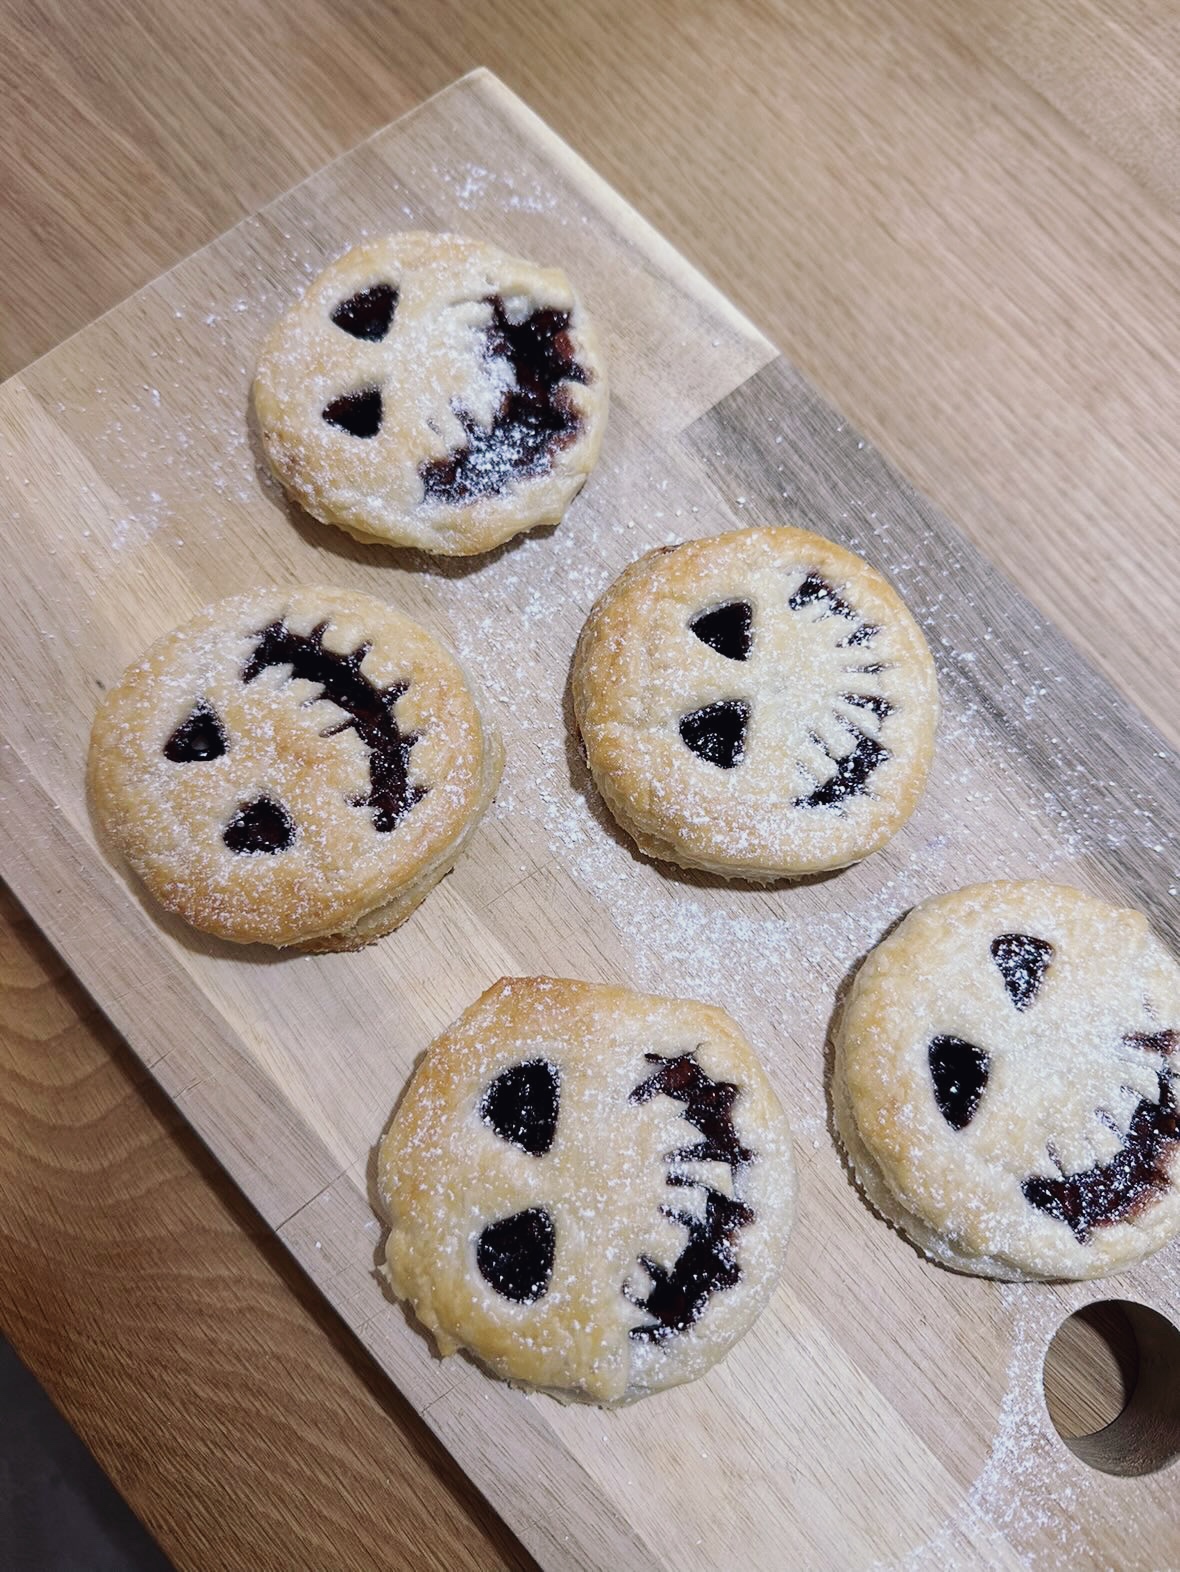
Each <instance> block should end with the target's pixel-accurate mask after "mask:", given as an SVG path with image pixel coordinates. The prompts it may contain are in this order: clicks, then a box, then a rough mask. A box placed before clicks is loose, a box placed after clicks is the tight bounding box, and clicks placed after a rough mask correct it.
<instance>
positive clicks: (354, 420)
mask: <svg viewBox="0 0 1180 1572" xmlns="http://www.w3.org/2000/svg"><path fill="white" fill-rule="evenodd" d="M322 413H323V417H324V419H325V420H326V421H327V422H328V424H329V426H339V427H340V430H341V431H347V432H348V434H349V436H350V437H375V436H376V435H377V433H378V432H379V431H380V430H381V417H382V414H383V410H382V405H381V389H380V388H365V389H363V391H361V392H360V393H342V394H341V395H340V397H339V398H334V399H333V400H332V402H331V403H330V404H325V405H324V408H323V411H322Z"/></svg>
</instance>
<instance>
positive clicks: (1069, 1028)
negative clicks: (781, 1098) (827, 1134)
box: [833, 880, 1180, 1279]
mask: <svg viewBox="0 0 1180 1572" xmlns="http://www.w3.org/2000/svg"><path fill="white" fill-rule="evenodd" d="M964 1045H966V1046H964ZM1178 1051H1180V967H1177V965H1176V963H1175V961H1174V960H1173V959H1172V957H1171V956H1170V955H1169V954H1168V952H1167V951H1166V950H1165V949H1164V947H1163V945H1162V944H1160V942H1159V941H1158V940H1157V939H1156V938H1155V937H1154V936H1153V935H1152V933H1151V931H1150V929H1149V928H1148V925H1147V920H1146V918H1145V917H1144V916H1143V915H1142V914H1141V913H1139V912H1135V911H1125V910H1118V909H1116V908H1114V907H1111V906H1108V905H1107V904H1106V903H1105V902H1103V901H1100V900H1097V899H1095V898H1094V897H1093V896H1089V895H1085V894H1083V893H1082V892H1081V891H1078V890H1073V889H1070V888H1068V887H1066V886H1063V885H1054V884H1049V883H1046V882H1044V881H1040V880H1030V881H1025V882H1019V883H1006V882H997V883H993V884H983V885H973V886H971V887H969V888H967V889H963V890H958V891H956V892H955V893H954V894H951V895H943V896H937V897H935V898H934V899H932V900H929V901H926V902H924V903H923V904H922V905H921V906H918V907H916V908H915V909H914V911H912V912H911V913H910V914H909V916H908V917H907V918H906V919H905V920H904V922H902V923H901V925H900V926H899V927H898V928H897V929H896V930H895V932H893V933H892V934H890V935H889V937H888V938H886V939H885V940H883V941H882V943H881V944H879V945H878V946H877V948H876V949H875V950H874V951H873V952H872V954H871V955H870V956H869V957H868V959H867V960H866V961H865V962H864V964H863V965H862V966H861V968H860V971H859V972H858V973H857V976H856V980H855V982H854V984H853V987H852V989H851V991H850V993H849V997H848V1000H847V1003H846V1005H845V1007H844V1010H843V1013H842V1017H841V1021H840V1024H839V1027H838V1031H837V1040H836V1062H835V1071H834V1076H833V1107H834V1112H835V1115H836V1122H837V1126H838V1128H839V1131H840V1135H841V1138H842V1140H843V1142H844V1145H845V1148H846V1149H847V1151H848V1154H849V1157H850V1158H851V1161H852V1164H853V1168H854V1171H855V1173H856V1176H857V1178H858V1179H859V1180H860V1182H861V1184H862V1185H863V1187H864V1189H865V1192H866V1195H867V1196H868V1198H869V1200H870V1201H871V1202H872V1203H873V1204H874V1205H875V1206H876V1207H877V1208H878V1210H879V1211H880V1212H881V1213H882V1214H883V1215H884V1216H885V1217H887V1218H888V1219H889V1220H890V1221H893V1222H895V1223H896V1224H897V1226H898V1227H899V1228H900V1229H901V1230H902V1231H903V1232H905V1233H906V1234H908V1235H909V1236H910V1237H911V1238H912V1239H913V1240H914V1242H915V1243H916V1244H917V1245H918V1246H919V1247H920V1248H921V1249H922V1250H924V1251H925V1252H926V1253H927V1254H928V1255H930V1256H931V1257H932V1258H933V1259H935V1260H938V1261H941V1262H943V1264H945V1265H947V1266H952V1267H955V1268H957V1269H959V1270H962V1271H968V1272H974V1273H977V1274H979V1275H982V1276H988V1277H1001V1278H1012V1279H1022V1278H1047V1279H1054V1278H1062V1279H1068V1278H1090V1277H1101V1276H1105V1275H1107V1274H1108V1273H1111V1272H1117V1271H1121V1270H1122V1269H1124V1268H1125V1267H1128V1266H1131V1265H1133V1264H1134V1263H1135V1262H1137V1261H1139V1260H1141V1259H1142V1258H1143V1257H1144V1256H1146V1255H1149V1254H1151V1252H1152V1251H1154V1250H1157V1249H1159V1248H1160V1246H1161V1245H1163V1244H1165V1243H1167V1241H1168V1240H1169V1239H1171V1238H1172V1237H1173V1236H1174V1235H1175V1234H1176V1233H1177V1231H1180V1118H1178V1117H1177V1112H1176V1101H1175V1088H1174V1083H1173V1080H1172V1075H1173V1068H1174V1067H1180V1065H1178V1061H1177V1053H1178Z"/></svg>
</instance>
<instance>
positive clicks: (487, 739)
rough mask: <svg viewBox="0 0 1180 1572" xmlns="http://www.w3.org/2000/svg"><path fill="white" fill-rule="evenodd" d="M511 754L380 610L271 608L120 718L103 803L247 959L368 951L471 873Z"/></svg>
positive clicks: (133, 857) (176, 667) (113, 705)
mask: <svg viewBox="0 0 1180 1572" xmlns="http://www.w3.org/2000/svg"><path fill="white" fill-rule="evenodd" d="M502 765H503V752H502V748H501V745H500V741H499V738H498V736H497V735H496V733H495V731H494V729H493V728H491V727H490V726H489V725H488V724H487V722H486V721H485V720H484V719H483V718H482V717H481V714H480V710H479V707H478V704H477V701H476V698H475V695H474V693H473V691H472V689H471V687H470V685H469V683H468V681H467V678H466V676H465V675H464V673H463V671H462V669H461V667H460V666H459V664H458V662H457V661H456V660H455V659H454V657H453V656H452V655H450V654H449V653H448V652H447V651H446V650H444V649H443V648H442V646H441V645H440V644H438V643H437V642H436V641H435V640H434V639H433V638H432V637H431V636H430V635H429V634H428V633H427V632H426V630H425V629H424V628H421V627H419V626H418V624H417V623H415V622H412V621H410V619H409V618H408V617H403V616H400V615H399V614H398V613H396V612H394V611H392V610H391V609H390V608H389V607H388V606H386V605H384V604H383V603H382V602H380V601H378V600H374V599H373V598H372V597H371V596H368V595H359V594H355V593H351V592H346V591H343V590H337V589H330V588H326V587H323V586H303V587H300V588H297V589H293V590H277V589H270V590H259V591H256V592H254V593H252V594H247V595H240V596H235V597H233V598H231V599H229V600H223V601H219V602H217V603H216V604H215V605H213V606H210V607H208V608H207V609H206V610H205V611H203V612H202V613H201V614H200V615H199V616H198V617H196V618H194V619H193V621H192V622H190V623H187V624H186V625H185V626H184V627H182V628H178V629H176V630H174V631H173V632H172V633H169V634H167V635H166V636H165V637H164V638H162V639H160V640H159V641H158V642H157V643H156V644H154V645H153V646H152V647H151V649H149V650H148V651H147V653H146V654H145V655H143V656H142V657H141V658H140V660H138V661H137V662H136V663H135V664H134V665H133V666H132V667H131V668H130V669H129V670H128V671H127V672H126V673H125V674H124V676H123V678H122V680H121V681H120V682H119V684H118V686H117V687H115V688H114V689H112V690H111V692H110V693H108V694H107V695H106V697H105V699H104V700H103V702H102V704H101V706H100V708H99V711H98V714H97V716H96V717H95V721H94V727H93V731H92V733H91V743H90V764H89V778H90V787H91V793H92V798H93V801H94V804H95V807H96V810H97V812H98V815H99V818H100V820H101V822H102V824H103V826H104V828H105V829H106V831H107V833H108V834H109V835H110V837H111V838H112V839H113V841H114V842H115V843H116V844H117V846H118V847H119V849H120V850H121V851H122V852H123V853H124V855H125V856H126V857H127V860H128V862H129V863H130V864H131V866H132V868H133V869H134V870H135V872H136V873H137V874H138V875H139V876H140V878H142V879H143V880H144V882H145V883H146V884H147V886H148V888H149V889H150V890H151V892H152V894H153V895H154V896H155V897H156V899H157V900H158V901H160V902H161V903H162V904H163V905H164V906H166V907H167V908H168V909H169V910H171V911H174V912H177V913H179V914H180V915H181V916H182V917H184V918H185V919H186V920H187V921H188V922H190V923H192V924H193V925H194V926H195V927H197V928H202V929H204V930H205V931H207V932H209V933H214V934H217V935H219V936H220V937H221V938H225V939H232V940H237V941H239V942H242V943H247V942H252V941H260V942H263V943H266V944H275V945H300V946H303V947H305V948H311V949H351V948H355V947H357V946H359V945H361V944H365V943H367V942H368V941H369V940H370V939H375V938H377V937H378V936H379V935H380V934H382V933H386V932H388V931H389V930H390V928H393V927H396V926H397V924H398V923H399V922H401V921H403V920H404V919H405V918H406V917H407V916H408V915H409V913H410V912H411V911H412V910H413V909H414V907H415V906H417V904H418V903H419V901H421V900H422V898H423V897H424V896H425V895H426V893H427V892H428V891H429V890H430V889H431V888H432V887H433V885H434V884H436V883H437V882H438V880H439V879H440V878H441V877H442V875H443V874H444V873H446V872H447V871H448V870H449V869H450V868H451V867H453V866H454V863H455V860H456V858H457V857H458V855H459V853H460V852H461V850H462V848H463V845H464V844H465V842H466V840H467V838H468V836H469V835H470V834H471V832H472V830H473V829H474V827H475V825H476V823H477V822H478V820H479V818H480V815H481V814H482V813H483V811H484V809H485V808H486V807H487V805H488V803H489V802H490V801H491V798H492V795H493V793H494V791H495V789H496V785H497V783H498V782H499V778H500V771H501V768H502Z"/></svg>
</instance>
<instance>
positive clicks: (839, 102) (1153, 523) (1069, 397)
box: [0, 0, 1180, 741]
mask: <svg viewBox="0 0 1180 1572" xmlns="http://www.w3.org/2000/svg"><path fill="white" fill-rule="evenodd" d="M7 10H8V12H9V13H10V18H11V20H10V22H9V25H8V27H7V29H6V40H7V41H8V43H9V45H10V47H9V49H8V50H7V51H6V54H5V57H4V59H3V60H2V61H0V127H2V129H3V131H4V138H3V142H4V144H5V145H7V146H8V147H9V148H11V150H12V155H11V156H10V157H9V158H8V159H7V160H6V163H5V174H6V178H7V180H8V182H9V185H10V187H11V198H10V200H8V201H7V202H6V224H5V226H4V230H3V233H2V234H0V261H2V262H3V263H4V266H2V267H0V303H3V305H4V306H5V307H7V308H8V309H6V310H4V311H0V333H2V334H3V335H4V338H3V340H2V341H0V355H2V356H3V359H4V360H5V361H6V363H7V367H8V369H10V370H15V369H17V367H19V365H21V364H23V363H24V362H25V361H26V360H27V359H29V358H31V357H32V356H33V355H34V354H35V353H38V352H40V351H42V350H44V349H47V348H48V347H49V346H50V345H51V344H53V343H55V342H57V341H58V340H60V338H61V337H63V336H64V334H65V333H66V332H68V331H70V330H72V329H74V328H77V327H80V326H81V325H82V324H83V323H84V322H86V321H88V320H90V318H91V317H92V316H93V315H94V314H95V313H96V312H97V311H98V310H100V309H102V308H104V307H107V306H110V305H113V304H114V303H115V301H116V300H118V299H120V298H121V297H122V296H123V295H124V294H125V293H126V292H127V290H128V289H130V288H131V287H133V286H135V285H137V284H141V283H146V282H147V281H148V280H149V279H150V278H152V277H154V276H155V274H156V273H157V272H158V271H159V270H160V268H161V267H163V266H165V265H168V264H170V263H172V262H174V261H176V260H178V259H179V258H181V257H183V256H184V255H185V254H187V253H188V252H189V251H191V250H192V249H193V248H194V247H195V246H197V245H199V244H203V243H205V242H207V241H209V240H211V239H213V238H214V236H216V235H217V234H218V233H220V232H221V230H223V229H224V228H225V227H226V226H227V225H228V224H229V223H230V222H232V221H233V220H234V219H236V218H238V217H240V216H241V215H242V214H244V213H247V212H249V211H251V210H253V208H255V207H256V206H258V205H259V203H260V202H261V201H263V200H265V199H266V198H268V197H270V196H273V195H275V194H277V193H278V192H279V191H281V190H283V189H284V188H285V187H286V186H287V185H289V184H290V183H291V182H292V181H294V180H296V179H297V178H299V177H300V176H301V175H303V174H306V173H308V172H309V171H310V170H311V169H313V168H315V167H317V166H318V164H319V163H321V162H322V160H323V159H324V158H325V157H326V156H329V155H330V154H333V153H337V152H340V151H343V150H344V149H345V148H347V147H349V146H351V145H352V144H353V143H354V142H355V141H356V140H357V139H358V138H360V137H361V136H363V135H365V134H367V133H368V132H370V131H373V130H375V129H376V128H377V127H378V126H380V125H382V124H384V123H385V122H386V121H388V120H389V119H391V118H392V117H393V116H395V115H397V114H398V113H400V112H402V111H403V110H404V109H407V108H409V107H410V106H411V105H412V104H413V103H416V102H418V101H420V100H421V98H422V97H423V96H424V95H425V94H427V93H429V92H431V91H433V90H434V89H436V88H438V87H441V86H442V85H443V84H444V83H445V82H447V81H449V80H451V79H452V78H453V77H455V76H456V75H458V74H459V73H460V72H461V71H464V70H467V69H469V68H472V67H475V66H479V65H486V66H488V67H490V68H491V69H492V70H494V71H495V72H497V74H498V75H500V76H501V77H502V78H503V79H504V80H505V81H506V82H507V83H508V85H509V86H510V87H513V88H515V89H516V90H517V91H518V92H520V93H522V94H523V95H524V96H525V97H526V98H527V100H528V101H529V102H530V104H532V105H533V107H534V108H536V109H537V110H538V111H539V112H540V113H541V114H542V115H543V116H544V118H545V119H546V120H547V121H548V122H549V123H550V124H551V125H553V126H554V128H555V129H556V130H557V131H558V132H559V133H560V134H561V135H563V136H565V137H566V138H567V139H569V140H570V141H572V142H573V144H574V145H575V146H576V147H577V148H578V150H579V152H581V153H582V154H583V155H584V156H585V157H586V158H588V159H589V161H590V162H591V163H592V164H593V165H594V166H595V167H596V168H597V169H598V170H599V171H600V172H601V173H602V174H603V175H605V176H606V178H607V179H609V180H610V181H612V183H613V184H615V185H616V186H617V187H618V189H619V190H620V191H621V192H622V194H623V195H624V196H625V197H626V198H628V200H630V201H633V202H634V203H636V205H637V206H638V207H639V209H640V211H641V212H643V213H644V214H645V216H647V217H648V218H650V219H652V220H653V221H654V222H655V223H656V224H658V226H659V227H660V229H661V230H662V231H664V232H665V233H666V234H667V235H668V237H669V239H670V240H671V241H672V242H673V243H674V244H675V245H676V246H677V247H678V248H679V249H680V250H682V251H683V252H684V253H685V254H686V255H687V256H688V257H689V258H690V260H692V261H693V262H695V263H696V264H697V265H698V266H700V267H702V268H703V269H704V270H705V272H706V273H707V274H709V275H710V276H712V277H713V278H715V279H718V280H721V281H722V282H723V284H724V288H725V291H726V293H727V294H729V295H730V296H732V298H733V299H735V300H736V301H737V303H738V304H739V305H740V306H741V307H742V308H743V309H744V310H745V311H746V312H747V313H748V314H749V315H750V317H751V318H752V319H753V320H754V321H755V322H756V323H757V324H758V326H759V327H760V328H761V329H763V331H765V332H766V333H767V335H768V336H769V337H770V338H771V340H772V341H773V342H774V343H776V344H777V345H778V346H779V347H780V348H781V349H782V350H783V352H784V354H785V355H786V358H787V359H788V360H789V361H790V362H791V363H792V364H794V365H795V366H797V367H798V368H799V369H800V370H801V371H802V372H803V373H804V374H805V375H806V376H807V377H808V378H809V380H810V381H811V382H813V383H814V384H815V385H816V386H817V387H818V388H819V389H820V390H821V391H822V392H823V393H824V394H826V396H827V397H828V398H829V399H830V400H831V402H832V403H834V404H835V405H836V406H837V407H838V408H840V409H841V410H843V411H844V413H845V414H846V415H848V416H849V417H850V418H851V420H852V421H853V422H854V423H855V424H856V425H858V426H860V427H861V428H862V429H863V430H864V431H865V432H866V434H867V435H868V436H869V437H870V438H871V439H872V440H873V441H874V442H875V443H876V444H877V445H878V446H879V447H881V448H882V449H883V450H884V451H885V452H887V453H888V454H889V455H890V458H891V459H892V460H893V461H894V462H895V463H896V464H898V465H899V467H900V468H901V469H902V471H903V472H904V473H905V474H906V475H907V476H908V477H909V478H910V479H911V480H913V481H915V482H916V483H917V484H918V486H919V487H920V488H921V489H922V490H923V491H924V492H925V493H926V494H927V495H928V496H930V497H931V499H932V500H933V501H934V502H936V503H938V504H939V505H941V506H942V507H943V508H944V509H945V510H946V511H947V512H948V513H949V514H950V515H951V516H952V517H953V518H955V519H956V520H957V521H958V522H959V524H960V525H961V526H962V527H963V529H964V530H965V531H966V533H967V535H968V536H969V537H970V538H971V539H972V540H973V541H974V542H975V543H976V544H977V545H979V546H981V547H982V548H983V549H984V550H985V551H986V552H987V553H988V554H989V555H990V556H991V557H992V558H993V559H998V560H1000V561H1002V562H1004V563H1005V565H1006V566H1007V567H1008V570H1009V571H1010V572H1011V574H1012V575H1013V576H1014V577H1015V578H1017V579H1018V580H1019V581H1020V582H1021V583H1022V584H1023V585H1024V587H1025V588H1026V589H1027V591H1028V593H1029V594H1030V596H1031V598H1032V599H1033V601H1034V602H1035V604H1036V605H1037V606H1038V607H1039V608H1040V609H1041V610H1042V611H1044V612H1046V613H1048V615H1049V616H1050V617H1051V619H1052V620H1053V621H1055V622H1056V623H1057V625H1058V626H1060V627H1061V628H1062V630H1063V631H1064V632H1065V633H1066V634H1067V635H1068V636H1069V637H1070V638H1071V640H1072V641H1073V642H1074V643H1075V644H1077V645H1078V646H1079V647H1080V648H1081V649H1082V650H1083V651H1084V652H1085V653H1086V654H1088V655H1089V656H1090V658H1091V659H1092V660H1094V661H1095V663H1096V664H1097V665H1098V666H1099V667H1100V669H1102V670H1103V671H1104V672H1105V673H1106V675H1107V676H1108V677H1110V678H1111V679H1112V680H1113V681H1114V682H1115V684H1116V686H1119V687H1120V688H1121V689H1122V691H1123V692H1124V693H1126V694H1128V695H1129V696H1130V697H1131V698H1132V699H1133V700H1134V702H1135V703H1136V704H1137V705H1138V706H1139V707H1140V708H1141V709H1143V710H1144V712H1145V713H1146V714H1148V715H1149V716H1150V717H1151V718H1152V720H1153V721H1154V722H1155V723H1156V725H1157V726H1159V727H1160V729H1161V730H1162V731H1163V732H1164V733H1165V734H1166V735H1167V736H1169V737H1170V738H1171V739H1172V740H1173V741H1175V740H1176V739H1177V738H1178V737H1180V701H1178V700H1177V698H1176V696H1175V691H1174V689H1173V688H1172V687H1171V686H1165V685H1161V684H1160V683H1159V681H1158V677H1157V673H1158V671H1159V670H1160V669H1161V664H1162V666H1163V667H1164V669H1167V667H1168V666H1170V665H1174V664H1175V662H1176V660H1177V658H1178V656H1180V634H1177V631H1176V627H1177V624H1176V619H1175V617H1174V615H1173V614H1172V608H1173V606H1174V604H1175V601H1176V598H1177V593H1178V590H1180V583H1178V574H1180V570H1178V569H1177V568H1176V565H1175V553H1174V551H1173V550H1172V546H1173V532H1174V522H1173V521H1174V498H1175V480H1176V474H1175V460H1174V446H1175V445H1174V432H1175V430H1176V429H1177V426H1178V425H1180V386H1178V384H1177V379H1176V378H1175V376H1174V374H1173V368H1174V366H1175V364H1176V361H1177V357H1178V354H1180V317H1178V314H1177V313H1176V311H1175V310H1174V309H1173V280H1174V278H1175V276H1176V274H1177V271H1178V268H1180V213H1178V212H1177V205H1176V190H1177V187H1176V182H1177V173H1176V171H1177V167H1178V166H1177V160H1176V147H1177V144H1178V141H1180V111H1178V109H1177V104H1176V99H1175V95H1174V94H1173V93H1171V91H1170V84H1171V82H1172V81H1173V80H1174V78H1175V73H1176V70H1177V69H1178V68H1180V29H1178V28H1177V25H1176V21H1175V17H1174V16H1173V15H1172V12H1171V8H1170V7H1169V6H1166V5H1165V6H1162V7H1161V6H1159V5H1158V4H1155V3H1154V0H1086V3H1085V4H1084V5H1080V6H1079V5H1073V4H1066V3H1065V0H1032V3H1031V4H1029V3H1015V0H1004V3H1001V4H992V5H988V6H979V5H975V4H972V3H970V0H814V3H810V4H808V5H796V4H792V3H790V0H752V3H750V4H744V5H742V6H741V7H734V6H711V5H703V4H696V5H690V6H682V5H681V6H678V5H671V4H667V3H654V4H649V5H642V6H637V5H634V4H631V3H629V0H590V3H581V0H578V3H575V0H497V3H492V4H486V5H479V6H465V5H462V4H460V3H457V0H430V3H429V4H425V5H411V4H407V3H392V4H390V3H384V4H382V3H378V0H336V3H334V4H333V5H331V6H322V5H317V4H314V3H312V0H296V3H294V4H291V5H284V6H282V7H280V6H278V5H275V4H272V3H263V0H253V3H250V4H245V5H243V4H241V3H238V0H209V3H208V4H204V5H202V6H201V7H199V8H192V7H189V8H187V9H186V8H185V7H183V6H180V5H171V4H169V5H163V6H159V7H155V6H148V5H147V4H146V3H145V0H136V3H128V0H98V3H97V4H94V5H89V4H88V5H83V4H82V0H56V3H46V0H42V3H40V4H37V3H34V0H7ZM702 106H707V112H704V111H703V110H702ZM30 278H35V279H36V280H37V282H38V288H37V289H36V290H35V291H33V292H32V293H31V292H30V289H29V288H28V280H29V279H30ZM1112 542H1115V543H1117V560H1115V561H1112Z"/></svg>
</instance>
